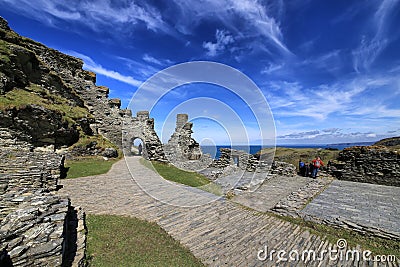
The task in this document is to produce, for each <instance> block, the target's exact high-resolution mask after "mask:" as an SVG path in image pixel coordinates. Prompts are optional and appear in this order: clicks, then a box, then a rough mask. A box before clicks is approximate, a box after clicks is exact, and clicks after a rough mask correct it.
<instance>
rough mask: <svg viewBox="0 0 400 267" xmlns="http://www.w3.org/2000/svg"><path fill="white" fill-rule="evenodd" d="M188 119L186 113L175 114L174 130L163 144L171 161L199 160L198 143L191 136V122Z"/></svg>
mask: <svg viewBox="0 0 400 267" xmlns="http://www.w3.org/2000/svg"><path fill="white" fill-rule="evenodd" d="M188 119H189V116H188V114H177V116H176V127H175V132H174V133H173V134H172V135H171V137H170V139H169V140H168V143H167V144H166V145H165V146H164V148H165V152H166V154H167V155H168V158H169V159H171V160H172V161H177V160H199V159H200V157H201V155H202V153H201V150H200V145H199V143H198V142H197V141H196V140H194V139H193V138H192V133H193V131H192V127H193V123H192V122H188Z"/></svg>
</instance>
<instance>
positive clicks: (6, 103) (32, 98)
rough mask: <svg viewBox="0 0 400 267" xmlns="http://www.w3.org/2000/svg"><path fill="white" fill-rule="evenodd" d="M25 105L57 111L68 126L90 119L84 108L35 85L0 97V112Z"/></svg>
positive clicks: (14, 90)
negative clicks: (80, 120)
mask: <svg viewBox="0 0 400 267" xmlns="http://www.w3.org/2000/svg"><path fill="white" fill-rule="evenodd" d="M27 105H38V106H41V107H44V108H46V109H48V110H52V111H58V112H60V113H61V114H62V115H63V119H65V120H66V121H67V122H68V123H69V124H73V123H75V121H76V120H77V119H80V118H91V117H92V115H91V114H90V113H89V111H88V110H87V109H86V108H82V107H79V106H74V105H71V103H70V101H68V100H67V99H65V98H63V97H62V96H59V95H55V94H52V93H50V91H49V90H47V89H45V88H42V87H41V86H39V85H37V84H30V86H29V87H26V88H25V89H18V88H15V89H13V90H11V91H9V92H7V93H6V94H5V95H0V110H8V109H13V108H16V109H21V108H24V107H26V106H27Z"/></svg>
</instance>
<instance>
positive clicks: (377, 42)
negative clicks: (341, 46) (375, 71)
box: [353, 0, 399, 72]
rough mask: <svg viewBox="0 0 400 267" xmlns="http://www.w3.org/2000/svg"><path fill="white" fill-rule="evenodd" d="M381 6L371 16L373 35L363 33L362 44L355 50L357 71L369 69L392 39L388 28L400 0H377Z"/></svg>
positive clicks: (355, 68) (354, 59) (354, 58)
mask: <svg viewBox="0 0 400 267" xmlns="http://www.w3.org/2000/svg"><path fill="white" fill-rule="evenodd" d="M376 3H377V4H379V6H378V7H377V10H376V12H375V14H374V16H372V17H371V22H372V24H373V28H372V32H373V34H372V36H368V35H363V36H362V37H361V42H360V45H359V46H358V47H357V48H356V49H354V50H353V67H354V70H356V71H357V72H361V71H362V70H368V69H369V67H370V66H371V65H372V64H373V63H374V62H375V60H376V59H377V58H378V56H379V55H380V54H381V53H382V52H383V51H384V49H385V48H386V47H387V46H388V44H389V43H390V41H391V38H392V36H389V35H388V33H387V29H388V28H389V27H390V22H391V19H392V15H393V14H395V12H394V11H395V10H397V9H398V7H396V6H397V5H398V3H399V0H383V1H377V2H376Z"/></svg>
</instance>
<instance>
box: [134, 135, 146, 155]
mask: <svg viewBox="0 0 400 267" xmlns="http://www.w3.org/2000/svg"><path fill="white" fill-rule="evenodd" d="M144 150H145V146H144V143H143V140H142V139H140V138H135V139H133V143H132V147H131V153H132V155H133V156H143V154H144Z"/></svg>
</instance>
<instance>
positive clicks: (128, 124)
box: [122, 111, 166, 161]
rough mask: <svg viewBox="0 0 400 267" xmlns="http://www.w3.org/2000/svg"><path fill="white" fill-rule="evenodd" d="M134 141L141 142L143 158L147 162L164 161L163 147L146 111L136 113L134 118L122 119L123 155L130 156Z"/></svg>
mask: <svg viewBox="0 0 400 267" xmlns="http://www.w3.org/2000/svg"><path fill="white" fill-rule="evenodd" d="M136 139H140V140H141V141H142V142H143V151H142V154H143V157H144V158H146V159H149V160H157V161H166V158H165V154H164V150H163V145H162V143H161V141H160V139H159V138H158V136H157V133H156V132H155V130H154V119H153V118H149V112H148V111H139V112H137V116H136V117H133V118H132V117H128V116H125V117H124V121H123V129H122V147H123V151H124V154H125V155H130V154H131V147H132V145H133V142H134V141H135V140H136Z"/></svg>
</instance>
